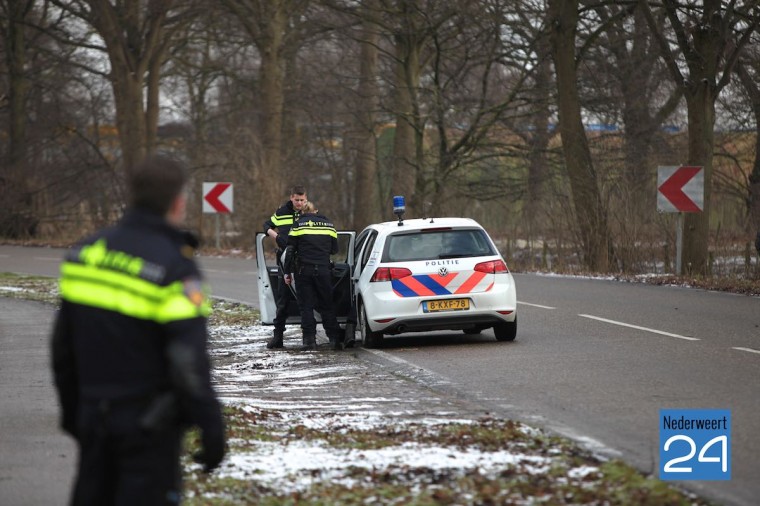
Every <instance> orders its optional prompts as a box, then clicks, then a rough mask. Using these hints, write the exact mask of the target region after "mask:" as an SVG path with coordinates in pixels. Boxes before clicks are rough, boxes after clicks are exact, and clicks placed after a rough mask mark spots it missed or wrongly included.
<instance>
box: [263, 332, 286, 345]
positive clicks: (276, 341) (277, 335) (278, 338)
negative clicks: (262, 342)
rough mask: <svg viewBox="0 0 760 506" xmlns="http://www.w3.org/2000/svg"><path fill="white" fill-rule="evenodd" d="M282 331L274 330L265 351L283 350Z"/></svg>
mask: <svg viewBox="0 0 760 506" xmlns="http://www.w3.org/2000/svg"><path fill="white" fill-rule="evenodd" d="M283 332H284V331H282V330H278V329H274V332H272V338H271V339H270V340H269V341H267V349H269V350H273V349H276V348H284V347H285V345H284V344H282V334H283Z"/></svg>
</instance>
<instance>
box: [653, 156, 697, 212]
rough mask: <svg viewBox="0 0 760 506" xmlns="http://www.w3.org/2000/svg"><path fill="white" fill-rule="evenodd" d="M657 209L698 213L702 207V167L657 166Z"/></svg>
mask: <svg viewBox="0 0 760 506" xmlns="http://www.w3.org/2000/svg"><path fill="white" fill-rule="evenodd" d="M657 192H658V193H657V210H658V211H663V212H666V213H678V212H681V213H698V212H700V211H702V209H703V208H704V200H705V198H704V194H705V176H704V168H703V167H690V166H684V167H658V168H657Z"/></svg>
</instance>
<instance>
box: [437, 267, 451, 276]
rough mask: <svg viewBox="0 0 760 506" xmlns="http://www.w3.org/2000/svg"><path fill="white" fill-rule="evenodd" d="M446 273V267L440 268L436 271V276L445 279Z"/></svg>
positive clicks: (447, 271)
mask: <svg viewBox="0 0 760 506" xmlns="http://www.w3.org/2000/svg"><path fill="white" fill-rule="evenodd" d="M448 273H449V270H448V269H447V268H446V267H441V268H440V269H438V275H439V276H441V277H442V278H445V277H446V274H448Z"/></svg>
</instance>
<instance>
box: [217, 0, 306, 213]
mask: <svg viewBox="0 0 760 506" xmlns="http://www.w3.org/2000/svg"><path fill="white" fill-rule="evenodd" d="M222 3H223V4H224V5H225V6H226V7H227V8H228V9H229V10H230V12H232V13H233V14H234V15H235V16H236V17H237V19H238V21H239V22H240V23H241V25H242V26H243V29H244V30H245V32H246V34H247V35H248V36H249V37H250V40H251V42H253V44H254V45H255V46H256V48H257V49H258V53H259V57H260V66H259V90H260V93H261V100H260V101H259V104H260V108H261V113H260V115H259V118H260V125H261V143H262V148H263V154H262V155H263V156H262V157H261V158H262V160H263V167H262V170H261V172H260V174H259V177H258V178H257V179H256V181H255V184H256V186H257V194H258V195H259V196H260V205H261V209H262V213H261V216H262V217H263V216H264V215H265V214H266V212H267V210H268V209H274V208H276V207H277V205H278V204H279V201H280V200H281V199H282V195H283V189H284V188H282V186H283V183H282V181H283V180H285V178H284V177H283V171H282V151H283V146H282V134H283V111H284V101H285V82H286V78H287V76H286V74H285V72H286V63H287V58H286V56H287V52H288V51H289V50H290V48H293V47H297V46H298V45H299V44H300V37H301V35H302V31H301V27H302V25H303V23H304V21H305V19H304V17H303V15H304V13H305V12H306V10H307V9H308V7H309V3H310V2H309V0H222ZM262 219H263V218H262Z"/></svg>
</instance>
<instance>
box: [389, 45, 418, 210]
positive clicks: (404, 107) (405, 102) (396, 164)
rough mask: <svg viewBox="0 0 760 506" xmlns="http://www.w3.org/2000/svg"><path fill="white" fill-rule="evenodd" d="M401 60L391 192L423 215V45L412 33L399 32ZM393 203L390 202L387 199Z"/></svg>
mask: <svg viewBox="0 0 760 506" xmlns="http://www.w3.org/2000/svg"><path fill="white" fill-rule="evenodd" d="M396 54H397V62H396V65H395V75H394V78H395V86H396V88H395V95H394V105H393V112H394V114H395V116H396V132H395V136H394V138H393V166H392V171H391V177H392V180H391V194H392V195H404V196H405V197H406V207H407V217H414V218H419V217H421V216H422V215H421V213H422V210H423V209H422V202H421V201H419V199H418V197H422V196H420V195H417V192H416V190H417V189H416V182H417V173H418V171H419V170H420V169H421V168H420V167H418V166H417V138H418V137H417V129H418V128H417V127H418V124H419V119H418V118H417V117H416V108H415V100H416V96H415V95H416V92H417V88H418V86H419V81H420V70H419V46H418V43H417V38H416V36H414V35H413V34H412V33H409V32H407V33H400V34H397V36H396ZM384 204H385V205H389V204H390V203H389V202H386V203H384Z"/></svg>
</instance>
